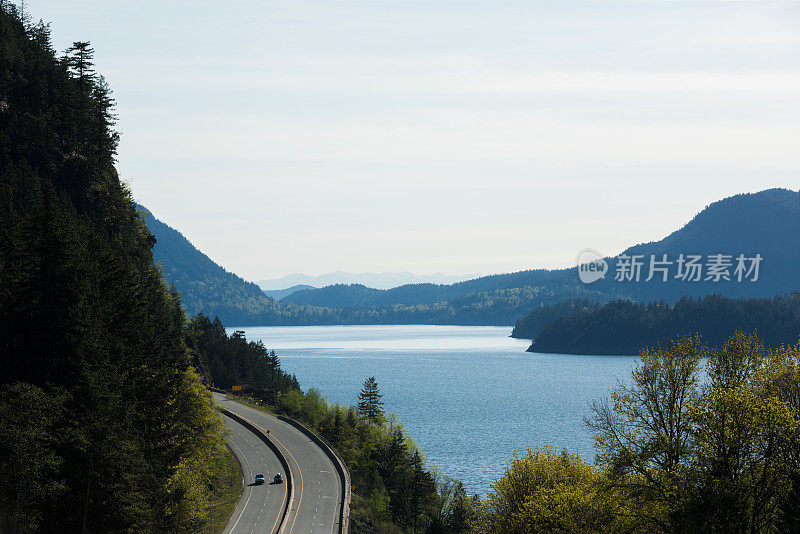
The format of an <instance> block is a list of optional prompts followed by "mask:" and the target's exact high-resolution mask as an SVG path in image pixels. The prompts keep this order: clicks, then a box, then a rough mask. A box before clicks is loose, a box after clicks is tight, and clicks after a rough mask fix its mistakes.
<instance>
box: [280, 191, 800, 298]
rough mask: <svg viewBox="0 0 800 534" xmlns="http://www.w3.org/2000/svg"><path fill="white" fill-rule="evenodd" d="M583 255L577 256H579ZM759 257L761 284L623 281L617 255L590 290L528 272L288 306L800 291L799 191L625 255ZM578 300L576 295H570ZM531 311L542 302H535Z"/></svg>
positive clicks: (725, 207) (328, 294)
mask: <svg viewBox="0 0 800 534" xmlns="http://www.w3.org/2000/svg"><path fill="white" fill-rule="evenodd" d="M576 252H577V251H576ZM681 253H683V254H685V255H689V254H702V255H710V254H717V253H720V254H727V255H731V256H733V257H734V258H735V257H736V256H737V255H738V254H745V255H747V256H748V257H750V256H754V255H756V254H760V255H761V256H762V257H763V263H762V266H761V270H760V273H759V280H758V281H757V282H756V283H750V282H744V283H742V282H737V281H735V280H731V281H724V280H723V281H721V282H716V283H715V282H713V281H706V280H701V281H699V282H684V281H679V280H675V279H674V278H670V279H669V280H668V281H667V282H660V281H659V280H658V279H657V278H656V279H655V280H651V281H650V282H644V278H646V276H647V274H648V273H647V272H645V273H644V276H642V281H640V282H617V281H615V280H614V273H615V272H616V269H617V261H618V260H617V259H616V258H617V257H615V258H606V261H607V262H608V265H609V272H610V273H611V274H610V275H609V276H607V277H606V278H605V279H602V280H599V281H597V282H595V283H593V284H590V285H584V284H582V283H581V282H580V281H579V279H578V274H577V268H575V267H573V268H569V269H560V270H552V271H551V270H543V269H540V270H528V271H519V272H516V273H509V274H496V275H491V276H484V277H480V278H476V279H473V280H468V281H464V282H459V283H455V284H452V285H448V286H442V285H435V284H411V285H406V286H400V287H397V288H393V289H388V290H370V289H369V288H365V287H363V286H358V285H352V286H334V287H328V288H321V289H316V290H306V291H298V292H296V293H293V294H292V295H289V296H288V297H286V298H285V299H284V302H291V303H295V304H303V305H311V306H316V305H324V306H344V307H369V306H386V305H392V304H403V305H417V304H429V303H432V302H440V301H449V300H451V299H454V298H457V297H462V296H465V295H468V294H471V293H475V292H480V291H491V290H497V289H509V288H521V287H543V288H550V289H552V288H555V287H561V288H570V287H571V288H573V289H574V290H575V291H577V289H578V288H579V287H581V286H582V287H583V288H584V289H587V290H591V291H592V292H594V293H596V294H597V295H600V296H602V297H601V298H600V299H599V300H600V301H602V300H603V298H606V299H611V298H613V297H612V296H613V295H619V296H622V297H624V298H627V299H631V300H636V301H645V302H646V301H653V300H659V299H665V300H666V301H668V302H675V301H677V300H678V299H680V298H681V297H682V296H684V295H686V296H693V297H702V296H705V295H708V294H714V293H719V294H722V295H725V296H729V297H762V298H763V297H771V296H775V295H782V294H787V293H791V292H792V291H796V290H798V289H800V192H796V191H789V190H787V189H769V190H765V191H761V192H758V193H748V194H740V195H735V196H733V197H729V198H726V199H723V200H720V201H718V202H715V203H713V204H711V205H709V206H707V207H706V208H705V209H704V210H702V211H701V212H700V213H699V214H698V215H696V216H695V217H694V218H693V219H692V220H691V221H690V222H689V223H687V224H686V225H685V226H683V227H682V228H680V229H678V230H676V231H675V232H673V233H672V234H670V235H669V236H667V237H665V238H664V239H662V240H660V241H654V242H649V243H642V244H639V245H635V246H632V247H630V248H628V249H626V250H625V251H624V252H623V253H622V254H627V255H642V256H644V257H646V258H649V256H650V255H651V254H654V255H656V256H657V257H659V258H660V257H661V255H663V254H667V255H668V257H669V258H672V259H673V260H676V259H677V257H678V255H679V254H681ZM575 297H579V295H577V294H575V295H570V297H569V298H575ZM531 304H532V308H533V307H536V306H537V305H539V304H541V303H537V302H533V303H531Z"/></svg>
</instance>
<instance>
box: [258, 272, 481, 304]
mask: <svg viewBox="0 0 800 534" xmlns="http://www.w3.org/2000/svg"><path fill="white" fill-rule="evenodd" d="M478 276H479V275H477V274H464V275H455V274H443V273H433V274H414V273H347V272H344V271H336V272H334V273H328V274H321V275H319V276H311V275H307V274H302V273H294V274H289V275H286V276H284V277H282V278H275V279H271V280H259V281H257V282H256V284H258V285H259V287H261V289H263V290H264V291H265V293H267V294H268V295H270V296H273V295H272V294H270V293H269V291H274V290H283V289H290V288H293V287H296V286H310V287H311V288H320V287H325V286H332V285H339V284H345V285H351V284H359V285H364V286H367V287H371V288H375V289H391V288H393V287H397V286H402V285H406V284H453V283H456V282H462V281H464V280H471V279H473V278H476V277H478ZM304 289H308V288H304ZM287 294H288V293H287ZM275 298H280V297H275Z"/></svg>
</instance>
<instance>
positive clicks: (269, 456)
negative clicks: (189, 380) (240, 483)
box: [223, 416, 288, 534]
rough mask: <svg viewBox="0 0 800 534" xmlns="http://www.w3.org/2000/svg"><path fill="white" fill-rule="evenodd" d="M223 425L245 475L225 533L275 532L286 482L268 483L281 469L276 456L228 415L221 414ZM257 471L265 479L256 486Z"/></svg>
mask: <svg viewBox="0 0 800 534" xmlns="http://www.w3.org/2000/svg"><path fill="white" fill-rule="evenodd" d="M223 420H224V421H225V426H227V427H228V428H229V429H231V436H230V440H229V443H230V445H231V449H232V450H233V452H234V454H236V457H237V458H238V459H239V463H241V464H242V470H243V474H244V483H245V486H244V492H243V493H242V497H241V498H240V499H239V504H238V505H237V506H236V509H235V510H234V512H233V515H232V516H231V519H230V521H228V524H227V526H226V527H225V530H224V531H223V532H224V534H255V533H256V532H258V533H263V532H269V533H276V532H278V526H279V522H280V515H281V511H282V510H283V504H284V503H285V502H286V499H287V498H288V496H287V491H286V484H269V482H271V481H272V477H273V476H275V473H280V472H281V471H282V469H281V464H280V462H279V461H278V458H277V457H276V456H275V454H274V453H273V452H272V450H271V449H270V448H269V447H267V445H266V444H265V443H264V442H263V441H261V439H260V438H259V437H258V436H256V435H255V434H253V433H252V432H251V431H250V430H248V429H247V428H245V427H243V426H242V425H240V424H239V423H237V422H236V421H234V420H233V419H231V418H230V417H226V416H223ZM256 473H263V474H264V477H265V478H266V480H267V483H266V484H264V485H259V486H256V485H255V484H253V480H254V478H255V476H256Z"/></svg>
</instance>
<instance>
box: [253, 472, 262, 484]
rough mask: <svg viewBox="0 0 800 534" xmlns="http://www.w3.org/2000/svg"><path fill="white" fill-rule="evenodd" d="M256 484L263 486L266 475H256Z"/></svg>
mask: <svg viewBox="0 0 800 534" xmlns="http://www.w3.org/2000/svg"><path fill="white" fill-rule="evenodd" d="M255 483H256V484H263V483H264V473H259V474H257V475H256V481H255Z"/></svg>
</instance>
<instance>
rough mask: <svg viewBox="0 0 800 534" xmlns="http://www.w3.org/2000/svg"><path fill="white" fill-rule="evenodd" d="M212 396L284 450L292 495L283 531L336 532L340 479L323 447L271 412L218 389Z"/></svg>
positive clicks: (297, 533) (300, 533) (301, 533)
mask: <svg viewBox="0 0 800 534" xmlns="http://www.w3.org/2000/svg"><path fill="white" fill-rule="evenodd" d="M214 397H215V399H216V401H217V402H218V403H219V404H221V405H222V406H224V407H225V408H226V409H228V410H230V411H231V412H233V413H235V414H237V415H239V416H241V417H244V418H245V419H247V420H248V421H250V422H251V423H253V424H256V425H258V426H259V427H261V428H262V429H263V430H264V431H266V430H269V432H270V433H269V435H270V437H271V438H272V439H273V441H274V442H275V443H276V445H278V447H279V448H280V449H281V451H282V452H283V453H284V455H285V457H286V460H287V461H288V463H289V468H290V469H291V471H292V480H293V483H294V499H293V502H292V503H291V506H290V508H289V515H288V517H287V526H286V529H285V530H284V532H285V533H286V534H323V533H324V534H333V533H335V532H338V531H339V521H340V517H339V511H340V505H341V500H342V492H341V484H342V481H341V479H340V478H339V474H338V473H337V471H336V467H335V466H334V465H333V463H332V462H331V460H330V458H328V456H327V455H326V454H325V451H323V450H322V449H321V448H320V447H319V446H318V445H317V444H316V443H314V442H313V441H312V440H311V439H310V438H309V437H308V436H306V435H305V434H304V433H302V432H301V431H299V430H298V429H296V428H295V427H293V426H292V425H290V424H288V423H285V422H283V421H280V420H279V419H277V418H276V417H274V416H272V415H269V414H267V413H264V412H262V411H260V410H256V409H255V408H251V407H249V406H245V405H243V404H239V403H237V402H234V401H230V400H227V399H226V397H225V395H221V394H219V393H215V394H214ZM276 472H277V471H276Z"/></svg>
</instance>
